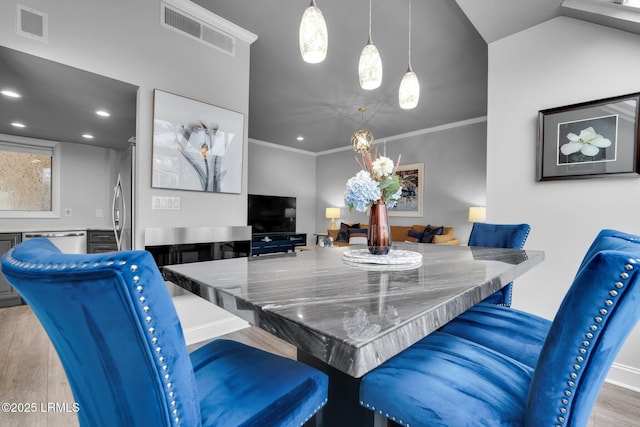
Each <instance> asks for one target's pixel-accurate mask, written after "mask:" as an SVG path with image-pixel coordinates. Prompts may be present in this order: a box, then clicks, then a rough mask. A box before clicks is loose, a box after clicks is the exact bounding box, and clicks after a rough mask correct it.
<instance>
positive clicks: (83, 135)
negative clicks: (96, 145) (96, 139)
mask: <svg viewBox="0 0 640 427" xmlns="http://www.w3.org/2000/svg"><path fill="white" fill-rule="evenodd" d="M82 137H83V138H85V139H93V135H91V134H90V133H83V134H82Z"/></svg>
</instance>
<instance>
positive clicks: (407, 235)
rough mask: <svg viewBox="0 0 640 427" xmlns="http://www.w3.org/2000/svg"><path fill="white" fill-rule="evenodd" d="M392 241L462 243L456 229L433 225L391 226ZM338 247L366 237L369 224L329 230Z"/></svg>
mask: <svg viewBox="0 0 640 427" xmlns="http://www.w3.org/2000/svg"><path fill="white" fill-rule="evenodd" d="M389 228H390V229H391V241H392V242H395V243H400V242H415V243H432V244H436V245H459V244H460V241H459V240H458V239H457V238H456V237H454V235H453V232H454V227H445V226H432V225H391V226H390V227H389ZM327 233H328V235H329V237H332V238H333V244H334V245H336V246H349V239H350V238H353V237H362V236H364V237H366V236H367V224H345V223H342V224H340V228H339V229H336V230H327Z"/></svg>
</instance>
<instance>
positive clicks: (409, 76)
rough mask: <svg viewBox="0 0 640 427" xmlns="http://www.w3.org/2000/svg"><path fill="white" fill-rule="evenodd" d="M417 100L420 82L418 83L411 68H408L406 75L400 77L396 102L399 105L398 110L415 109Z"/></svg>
mask: <svg viewBox="0 0 640 427" xmlns="http://www.w3.org/2000/svg"><path fill="white" fill-rule="evenodd" d="M419 100H420V82H419V81H418V76H417V75H416V73H414V72H413V70H412V69H411V67H409V69H408V70H407V73H406V74H405V75H404V76H403V77H402V81H401V82H400V89H399V90H398V102H399V103H400V108H402V109H404V110H410V109H412V108H416V106H417V105H418V101H419Z"/></svg>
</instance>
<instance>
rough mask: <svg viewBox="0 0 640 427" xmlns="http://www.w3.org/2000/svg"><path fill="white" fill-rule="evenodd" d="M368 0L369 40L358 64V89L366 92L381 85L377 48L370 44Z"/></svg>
mask: <svg viewBox="0 0 640 427" xmlns="http://www.w3.org/2000/svg"><path fill="white" fill-rule="evenodd" d="M371 2H372V0H369V40H368V41H367V44H366V45H365V46H364V48H363V49H362V53H361V54H360V62H359V63H358V77H359V79H360V87H362V89H366V90H372V89H377V88H378V87H380V84H382V58H380V52H378V48H377V47H376V46H375V45H374V44H373V43H371V9H372V5H371Z"/></svg>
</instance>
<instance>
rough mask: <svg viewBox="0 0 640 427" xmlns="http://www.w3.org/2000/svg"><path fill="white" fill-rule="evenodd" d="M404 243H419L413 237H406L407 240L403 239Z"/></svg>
mask: <svg viewBox="0 0 640 427" xmlns="http://www.w3.org/2000/svg"><path fill="white" fill-rule="evenodd" d="M421 234H422V233H421ZM404 241H405V242H411V243H420V239H416V238H415V237H411V236H407V238H406V239H404Z"/></svg>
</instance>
